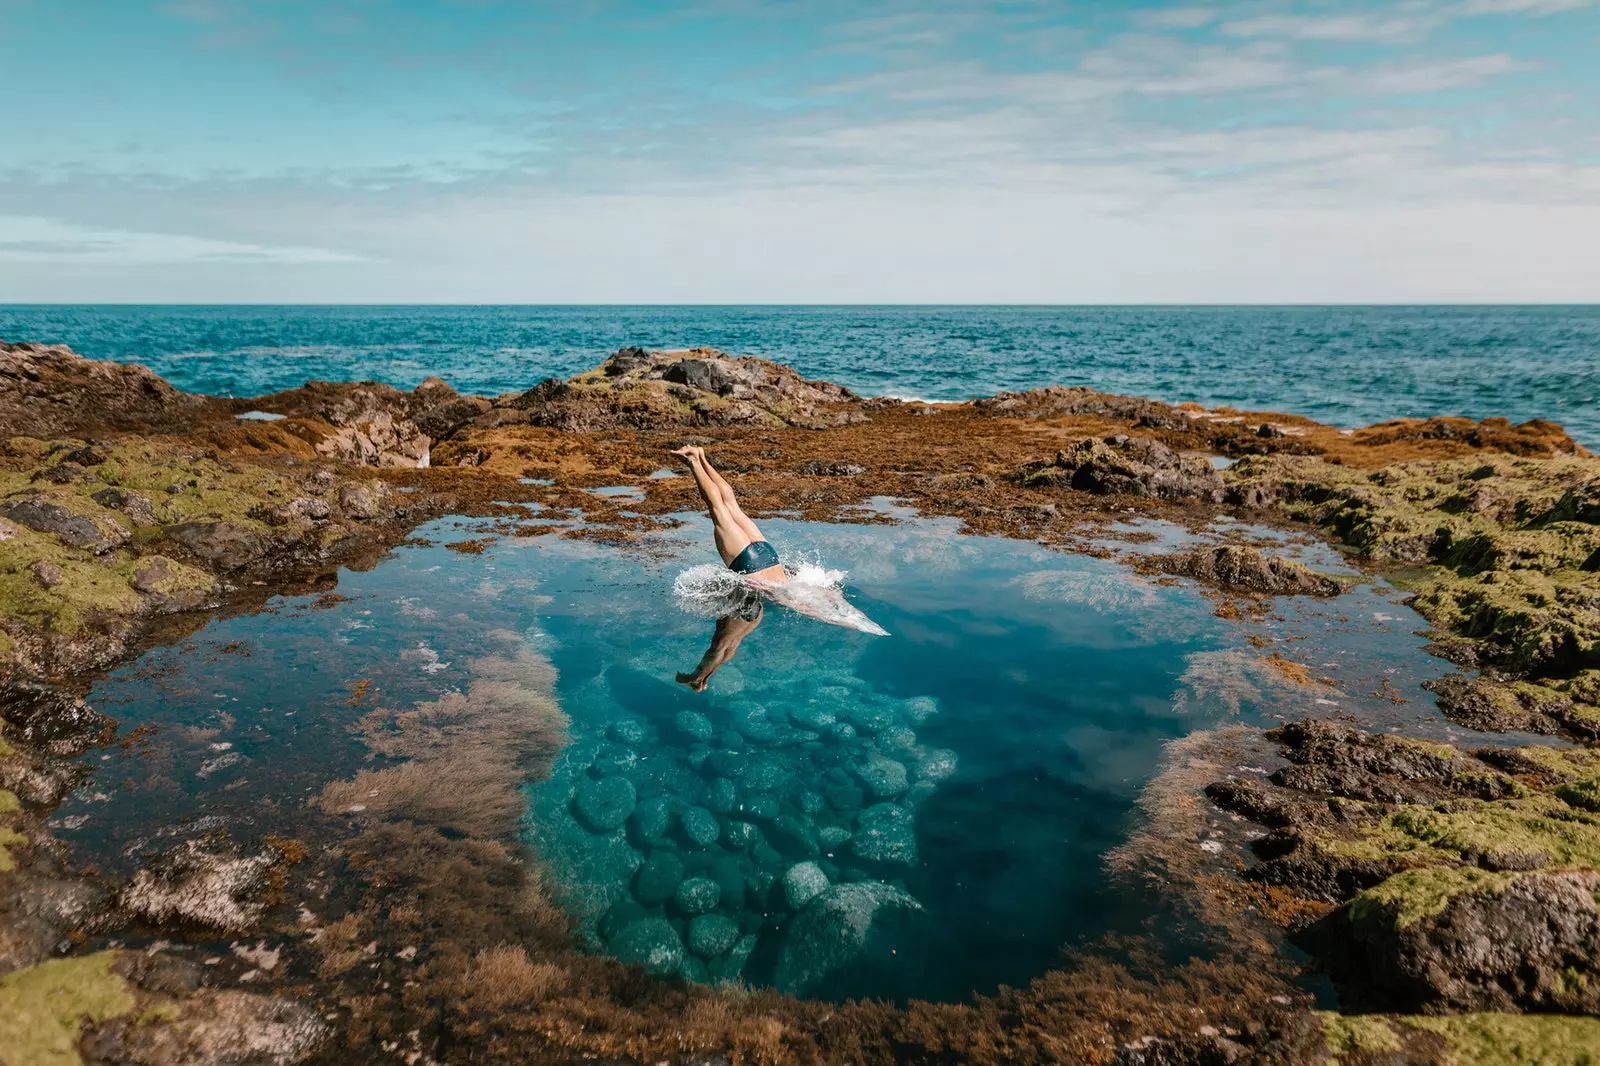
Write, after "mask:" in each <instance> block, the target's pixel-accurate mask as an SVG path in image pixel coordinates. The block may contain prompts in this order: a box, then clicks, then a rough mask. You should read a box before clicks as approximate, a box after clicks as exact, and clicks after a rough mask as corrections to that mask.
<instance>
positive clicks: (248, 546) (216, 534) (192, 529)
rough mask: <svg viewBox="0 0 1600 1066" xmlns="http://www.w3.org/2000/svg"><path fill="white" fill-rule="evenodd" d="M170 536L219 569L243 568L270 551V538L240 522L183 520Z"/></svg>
mask: <svg viewBox="0 0 1600 1066" xmlns="http://www.w3.org/2000/svg"><path fill="white" fill-rule="evenodd" d="M165 532H166V535H167V536H168V537H169V538H171V539H172V540H173V541H174V542H175V543H177V544H179V545H182V546H183V547H184V548H187V549H188V550H189V551H190V552H191V553H192V554H193V555H194V556H195V557H196V558H198V559H200V560H201V561H203V562H205V563H207V564H209V565H211V566H214V567H216V568H217V569H219V570H224V571H227V570H241V569H243V568H244V567H246V566H249V565H250V564H251V563H254V562H256V561H257V560H259V559H260V558H261V557H262V556H264V555H266V554H267V550H268V545H267V541H266V539H265V538H264V537H262V536H261V535H260V534H258V533H256V532H255V531H254V530H252V529H251V528H250V527H249V526H246V525H243V524H242V523H239V522H229V521H222V522H180V523H178V524H177V525H173V526H168V527H167V528H166V530H165Z"/></svg>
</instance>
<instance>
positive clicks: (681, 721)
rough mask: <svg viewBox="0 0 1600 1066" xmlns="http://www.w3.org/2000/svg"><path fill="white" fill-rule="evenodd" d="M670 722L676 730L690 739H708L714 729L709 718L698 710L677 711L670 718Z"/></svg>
mask: <svg viewBox="0 0 1600 1066" xmlns="http://www.w3.org/2000/svg"><path fill="white" fill-rule="evenodd" d="M672 724H673V725H675V726H677V727H678V731H679V732H680V733H682V734H683V735H684V736H686V737H688V738H689V739H690V740H701V741H705V740H710V739H711V736H712V734H713V733H715V732H716V729H715V728H714V727H713V726H712V725H711V719H709V718H707V717H706V716H705V715H703V714H701V713H700V712H699V711H679V712H678V714H677V716H676V717H675V718H673V719H672Z"/></svg>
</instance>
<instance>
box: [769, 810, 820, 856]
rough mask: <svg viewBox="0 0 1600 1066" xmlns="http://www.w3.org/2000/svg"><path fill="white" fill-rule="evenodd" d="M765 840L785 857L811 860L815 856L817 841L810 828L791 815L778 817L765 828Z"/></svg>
mask: <svg viewBox="0 0 1600 1066" xmlns="http://www.w3.org/2000/svg"><path fill="white" fill-rule="evenodd" d="M767 840H768V841H769V842H770V843H771V844H772V846H773V847H774V848H776V849H777V850H778V851H779V852H781V853H783V854H785V855H799V856H804V857H806V858H813V857H815V856H816V854H817V841H816V838H815V837H814V836H812V835H811V827H810V826H808V825H806V823H804V822H802V821H801V820H800V819H798V818H796V817H795V816H794V815H792V814H785V815H780V816H779V817H778V818H776V819H774V820H773V822H772V824H771V825H770V826H768V827H767Z"/></svg>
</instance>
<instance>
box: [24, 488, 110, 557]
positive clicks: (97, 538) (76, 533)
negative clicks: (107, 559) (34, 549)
mask: <svg viewBox="0 0 1600 1066" xmlns="http://www.w3.org/2000/svg"><path fill="white" fill-rule="evenodd" d="M0 518H5V519H6V520H7V521H10V522H15V523H16V524H17V525H19V526H26V527H27V528H29V529H31V530H33V531H34V532H35V533H52V534H54V535H55V537H56V539H57V540H59V541H61V543H63V544H65V545H66V546H67V547H69V548H87V549H89V550H90V551H92V552H95V553H96V554H99V553H101V552H107V551H110V550H111V549H112V548H115V547H117V546H118V545H119V544H121V543H123V542H124V541H126V540H127V539H128V534H127V532H126V531H122V530H116V529H111V530H107V529H104V528H102V527H101V525H100V523H98V522H96V521H95V520H94V519H92V518H90V517H88V516H86V515H81V514H75V513H74V512H72V511H70V510H68V509H67V508H65V507H63V506H62V505H61V504H59V503H56V502H54V501H52V500H50V499H47V498H46V497H43V496H38V495H27V496H20V497H14V498H12V499H9V500H5V501H3V502H0Z"/></svg>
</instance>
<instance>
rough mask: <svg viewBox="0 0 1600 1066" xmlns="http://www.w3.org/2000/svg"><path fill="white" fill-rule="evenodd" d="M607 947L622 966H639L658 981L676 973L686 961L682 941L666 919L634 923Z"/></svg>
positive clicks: (652, 919) (649, 919)
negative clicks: (623, 964) (623, 963)
mask: <svg viewBox="0 0 1600 1066" xmlns="http://www.w3.org/2000/svg"><path fill="white" fill-rule="evenodd" d="M607 947H609V948H610V949H611V954H613V955H615V956H616V957H617V958H618V959H620V960H622V961H623V962H626V963H633V964H634V965H637V966H642V967H644V968H645V970H646V971H648V972H649V973H652V974H655V975H656V976H658V977H670V976H672V975H673V974H676V973H678V972H679V971H680V970H681V969H683V964H684V962H685V961H686V956H685V953H684V950H683V941H682V940H681V939H679V937H678V931H677V930H676V929H674V928H672V924H671V923H670V922H668V921H667V920H666V919H665V918H646V919H644V920H643V921H640V922H634V923H633V924H632V925H630V926H628V927H627V928H626V929H624V930H623V931H622V932H620V933H618V934H617V936H616V937H615V939H613V940H612V941H611V943H610V944H608V945H607Z"/></svg>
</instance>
